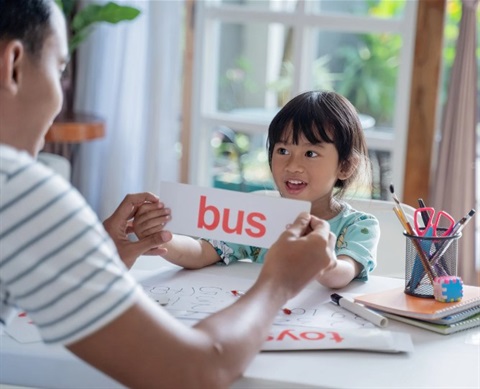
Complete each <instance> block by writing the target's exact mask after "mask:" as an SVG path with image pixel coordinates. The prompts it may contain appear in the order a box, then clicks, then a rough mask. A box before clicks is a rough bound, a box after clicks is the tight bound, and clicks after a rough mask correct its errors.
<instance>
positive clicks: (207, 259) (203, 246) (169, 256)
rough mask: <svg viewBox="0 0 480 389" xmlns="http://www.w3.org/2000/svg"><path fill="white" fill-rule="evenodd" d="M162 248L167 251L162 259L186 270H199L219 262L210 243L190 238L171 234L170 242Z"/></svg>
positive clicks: (218, 257)
mask: <svg viewBox="0 0 480 389" xmlns="http://www.w3.org/2000/svg"><path fill="white" fill-rule="evenodd" d="M162 247H164V248H166V249H167V252H166V253H165V254H162V258H165V259H166V260H168V261H170V262H172V263H174V264H175V265H179V266H182V267H184V268H186V269H199V268H202V267H205V266H208V265H212V264H214V263H217V262H218V261H220V256H219V255H218V254H217V252H216V251H215V249H214V248H213V246H212V245H211V244H210V243H208V242H207V241H206V240H203V239H195V238H192V237H191V236H185V235H176V234H173V235H172V240H171V241H170V242H167V243H165V244H164V245H162Z"/></svg>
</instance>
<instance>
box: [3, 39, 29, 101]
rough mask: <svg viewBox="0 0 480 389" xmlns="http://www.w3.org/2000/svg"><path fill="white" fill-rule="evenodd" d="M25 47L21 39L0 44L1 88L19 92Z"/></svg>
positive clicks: (15, 92)
mask: <svg viewBox="0 0 480 389" xmlns="http://www.w3.org/2000/svg"><path fill="white" fill-rule="evenodd" d="M24 56H25V49H24V47H23V44H22V43H21V42H20V41H19V40H13V41H10V42H8V43H6V44H4V45H1V46H0V89H1V90H4V91H7V92H10V93H12V94H17V92H18V87H19V82H20V78H21V65H22V61H23V59H24Z"/></svg>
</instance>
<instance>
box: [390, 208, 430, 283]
mask: <svg viewBox="0 0 480 389" xmlns="http://www.w3.org/2000/svg"><path fill="white" fill-rule="evenodd" d="M393 211H394V212H395V215H397V217H398V219H399V220H400V223H402V226H403V228H405V231H406V232H407V234H408V235H411V236H413V238H409V239H410V240H411V242H412V243H413V245H414V246H415V249H416V250H417V253H418V256H419V257H420V261H421V262H422V265H423V268H424V269H425V271H426V272H427V275H428V278H429V280H430V282H431V283H432V285H433V279H434V278H435V276H434V274H433V271H432V267H431V266H430V263H429V262H428V258H427V257H426V255H425V252H424V251H423V250H422V246H420V243H419V242H418V240H417V239H415V237H416V234H415V232H414V231H413V228H412V226H411V225H410V223H409V222H408V220H407V219H406V218H405V217H404V215H403V214H402V212H401V211H400V209H399V208H398V207H393Z"/></svg>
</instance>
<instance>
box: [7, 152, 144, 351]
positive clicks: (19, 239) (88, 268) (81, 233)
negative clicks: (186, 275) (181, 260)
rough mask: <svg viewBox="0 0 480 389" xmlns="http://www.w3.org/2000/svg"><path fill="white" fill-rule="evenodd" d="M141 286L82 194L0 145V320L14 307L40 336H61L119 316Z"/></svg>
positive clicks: (73, 336)
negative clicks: (25, 316) (36, 328)
mask: <svg viewBox="0 0 480 389" xmlns="http://www.w3.org/2000/svg"><path fill="white" fill-rule="evenodd" d="M140 290H141V288H140V287H138V285H137V283H136V282H135V281H134V280H133V278H132V277H131V276H130V275H129V274H128V272H127V269H126V267H125V266H124V265H123V263H122V262H121V260H120V258H119V257H118V253H117V251H116V248H115V245H114V243H113V242H112V241H111V239H110V238H109V236H108V234H107V233H106V231H105V230H104V229H103V225H102V223H101V222H100V221H99V220H98V218H97V216H96V215H95V214H94V212H93V211H92V210H91V209H90V207H89V206H88V204H87V203H86V202H85V200H84V199H83V197H82V196H81V195H80V194H79V193H78V192H77V191H76V190H75V189H74V188H73V187H72V186H71V185H70V184H69V183H68V182H66V181H65V180H63V179H62V178H61V177H60V176H58V175H56V174H55V173H53V172H52V171H51V170H50V169H48V168H47V167H45V166H43V165H42V164H40V163H39V162H36V161H35V160H33V159H32V158H31V157H30V156H29V155H28V154H27V153H25V152H19V151H18V150H15V149H13V148H11V147H9V146H5V145H0V322H3V323H6V321H7V319H8V317H9V316H10V315H11V314H12V312H14V311H16V309H21V310H24V311H26V312H27V314H28V316H29V317H30V318H31V319H32V320H33V321H34V323H35V324H36V325H37V326H38V329H39V330H40V333H41V335H42V337H43V339H44V341H45V342H46V343H62V344H68V343H72V342H74V341H76V340H79V339H81V338H82V337H85V336H86V335H88V334H91V333H92V332H94V331H95V330H97V329H99V328H100V327H101V326H103V325H105V324H107V323H109V322H110V321H112V320H113V319H114V318H116V317H117V316H119V315H120V314H121V313H123V312H124V311H125V310H126V309H127V308H129V307H130V306H131V305H132V304H133V303H134V302H135V300H136V297H137V294H138V293H140Z"/></svg>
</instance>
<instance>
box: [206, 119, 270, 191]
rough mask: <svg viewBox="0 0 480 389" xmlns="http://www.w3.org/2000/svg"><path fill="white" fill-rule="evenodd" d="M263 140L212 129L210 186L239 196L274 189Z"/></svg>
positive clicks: (239, 133) (232, 131)
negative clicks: (233, 191)
mask: <svg viewBox="0 0 480 389" xmlns="http://www.w3.org/2000/svg"><path fill="white" fill-rule="evenodd" d="M265 136H266V134H254V135H252V134H246V133H243V132H241V131H234V130H232V129H231V128H228V127H225V126H217V127H215V128H213V129H212V136H211V146H212V151H213V155H214V161H213V174H212V176H213V186H214V187H216V188H223V189H231V190H237V191H241V192H251V191H254V190H260V189H273V188H274V185H273V181H272V177H271V174H270V168H269V166H268V160H267V152H266V148H265Z"/></svg>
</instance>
